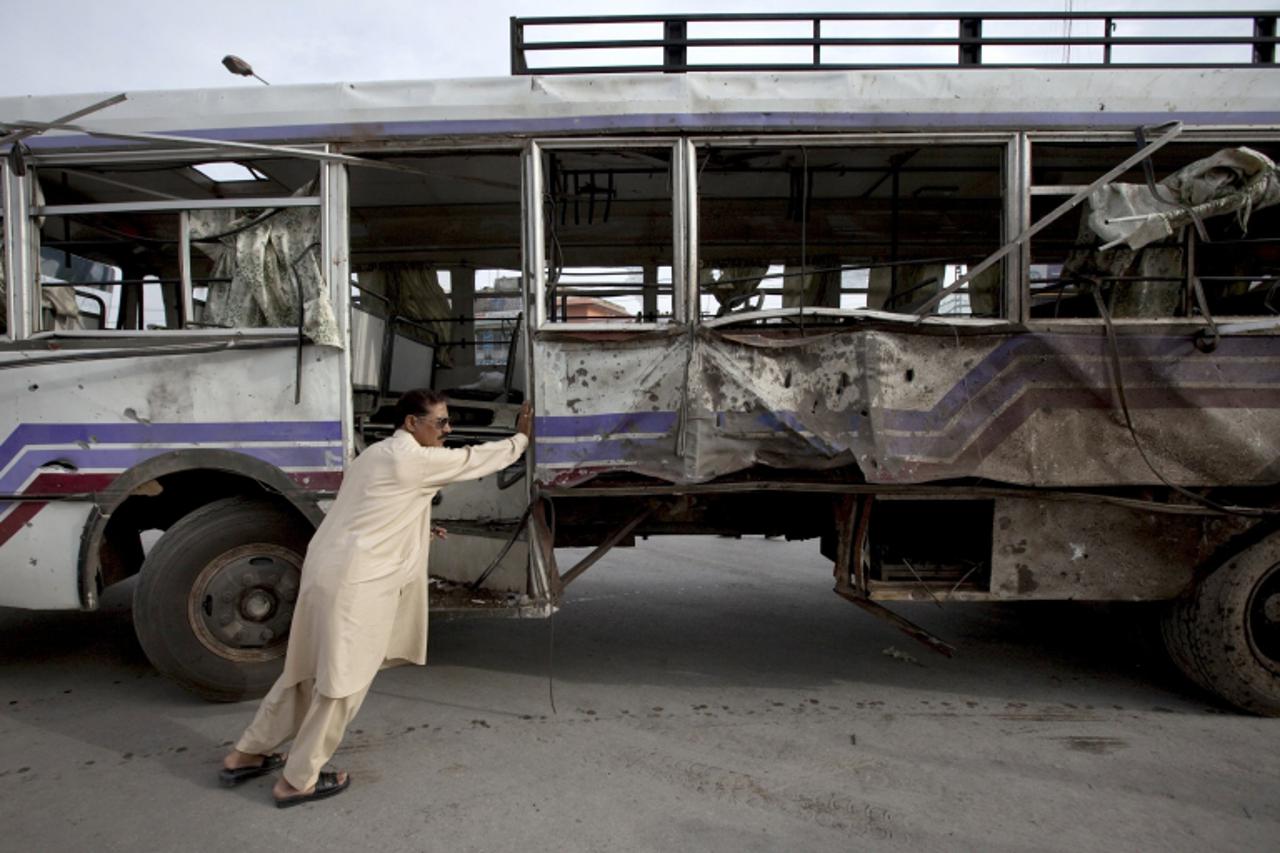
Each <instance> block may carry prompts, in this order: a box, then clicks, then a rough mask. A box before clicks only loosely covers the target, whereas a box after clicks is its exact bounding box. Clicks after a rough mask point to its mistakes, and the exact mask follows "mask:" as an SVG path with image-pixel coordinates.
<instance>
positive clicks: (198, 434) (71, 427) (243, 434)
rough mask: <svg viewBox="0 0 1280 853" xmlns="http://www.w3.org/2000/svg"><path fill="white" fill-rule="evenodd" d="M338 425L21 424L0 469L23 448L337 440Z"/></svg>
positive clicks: (2, 450) (2, 453)
mask: <svg viewBox="0 0 1280 853" xmlns="http://www.w3.org/2000/svg"><path fill="white" fill-rule="evenodd" d="M341 439H342V423H341V422H339V421H245V422H228V423H123V424H121V423H107V424H104V423H91V424H51V423H25V424H19V425H18V426H17V427H16V428H15V429H14V430H13V432H11V433H9V436H8V438H6V439H5V440H4V442H2V443H0V470H2V469H3V468H4V467H5V466H6V465H8V464H9V462H10V460H11V459H13V457H14V456H15V455H16V454H17V453H18V451H19V450H21V449H22V448H23V447H25V446H26V445H30V444H72V443H75V442H85V443H86V444H89V445H98V444H148V443H153V442H154V443H166V444H179V443H182V444H199V443H200V442H235V441H340V440H341Z"/></svg>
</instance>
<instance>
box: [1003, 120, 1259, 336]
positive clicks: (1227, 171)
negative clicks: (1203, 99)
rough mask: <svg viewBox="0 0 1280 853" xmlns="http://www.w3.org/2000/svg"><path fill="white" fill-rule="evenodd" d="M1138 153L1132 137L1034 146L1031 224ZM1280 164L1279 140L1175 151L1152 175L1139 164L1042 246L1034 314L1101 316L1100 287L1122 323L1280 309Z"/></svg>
mask: <svg viewBox="0 0 1280 853" xmlns="http://www.w3.org/2000/svg"><path fill="white" fill-rule="evenodd" d="M1134 150H1135V145H1134V142H1133V141H1132V140H1119V139H1117V140H1114V141H1085V140H1078V141H1055V140H1044V141H1033V144H1032V148H1031V183H1032V188H1031V206H1030V210H1031V221H1032V222H1036V221H1037V220H1038V219H1040V218H1041V217H1043V216H1045V215H1046V214H1047V213H1049V211H1051V210H1052V209H1053V208H1055V207H1057V206H1058V205H1059V204H1061V203H1062V201H1063V200H1064V197H1066V196H1070V195H1072V194H1074V193H1075V192H1076V191H1078V190H1079V189H1080V188H1081V187H1083V186H1086V185H1088V184H1090V183H1091V182H1093V181H1094V180H1096V179H1097V178H1098V177H1099V176H1100V175H1101V174H1103V173H1104V172H1106V171H1107V170H1109V169H1111V168H1113V167H1114V166H1115V165H1116V164H1118V163H1120V162H1121V161H1123V160H1124V159H1126V158H1127V157H1129V156H1130V155H1132V154H1133V152H1134ZM1277 157H1280V140H1272V141H1259V140H1256V139H1251V140H1248V141H1245V142H1243V143H1242V142H1240V141H1239V140H1231V139H1226V138H1217V139H1214V140H1189V141H1184V140H1181V139H1180V140H1176V141H1174V142H1172V143H1170V144H1168V145H1166V146H1164V147H1163V148H1161V149H1160V150H1159V151H1157V152H1156V153H1155V154H1154V156H1153V157H1151V158H1150V159H1149V161H1148V162H1149V165H1150V174H1149V175H1148V172H1147V170H1146V168H1145V167H1144V166H1143V165H1142V164H1139V165H1137V166H1135V167H1134V168H1132V169H1130V170H1129V171H1128V172H1127V173H1125V174H1123V175H1121V176H1120V177H1118V178H1117V179H1116V180H1115V181H1114V182H1113V183H1112V184H1110V185H1108V186H1107V187H1105V188H1103V189H1101V190H1099V191H1098V192H1095V193H1094V194H1093V196H1092V197H1091V198H1090V199H1088V200H1086V201H1085V202H1083V203H1082V204H1081V205H1080V206H1079V207H1078V208H1077V209H1076V210H1075V211H1072V212H1070V213H1068V214H1066V215H1065V216H1063V217H1062V218H1061V219H1059V220H1058V221H1057V222H1055V223H1053V224H1052V225H1050V226H1049V227H1048V228H1046V229H1045V230H1044V231H1042V232H1040V233H1039V234H1037V235H1036V237H1035V238H1033V239H1032V241H1031V246H1030V252H1029V262H1030V266H1029V283H1030V298H1029V302H1028V306H1029V313H1030V317H1031V319H1033V320H1036V319H1053V320H1060V319H1072V318H1098V317H1099V316H1100V315H1099V311H1098V307H1097V306H1098V303H1097V299H1096V298H1095V291H1096V293H1097V296H1098V297H1100V298H1101V300H1102V303H1103V305H1104V307H1105V309H1106V310H1107V312H1108V313H1109V314H1110V316H1112V317H1113V318H1115V319H1117V320H1125V319H1129V320H1154V319H1183V320H1186V319H1190V318H1201V317H1202V314H1203V311H1204V310H1205V309H1207V311H1208V313H1209V314H1210V315H1211V316H1214V317H1217V316H1242V317H1257V316H1274V315H1276V314H1277V313H1280V204H1278V203H1277V202H1280V179H1278V178H1277V176H1276V173H1275V169H1274V163H1275V161H1276V158H1277ZM1269 164H1271V165H1269ZM1148 179H1149V180H1148ZM1152 185H1154V190H1155V191H1154V193H1153V192H1152ZM1188 207H1189V208H1190V209H1191V212H1187V209H1188ZM1197 220H1198V222H1197ZM1197 290H1198V291H1199V294H1198V293H1197ZM1200 294H1203V297H1204V309H1202V307H1201V301H1200Z"/></svg>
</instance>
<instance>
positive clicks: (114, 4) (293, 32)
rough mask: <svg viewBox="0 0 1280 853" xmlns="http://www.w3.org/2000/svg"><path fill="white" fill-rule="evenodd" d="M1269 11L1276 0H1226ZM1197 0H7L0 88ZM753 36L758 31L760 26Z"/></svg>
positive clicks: (284, 75)
mask: <svg viewBox="0 0 1280 853" xmlns="http://www.w3.org/2000/svg"><path fill="white" fill-rule="evenodd" d="M1222 1H1223V2H1225V4H1226V5H1225V7H1226V8H1230V9H1232V10H1233V11H1234V10H1267V9H1273V10H1274V9H1276V8H1277V7H1278V6H1280V3H1277V2H1276V0H1269V2H1259V0H1222ZM1068 5H1071V6H1072V7H1074V9H1075V10H1076V11H1090V10H1105V11H1113V10H1120V9H1129V10H1142V11H1156V10H1172V9H1183V10H1195V9H1204V8H1206V7H1208V6H1209V5H1210V4H1209V3H1207V2H1205V0H1162V2H1158V3H1151V2H1133V1H1132V0H1130V2H1123V0H1106V1H1105V2H1080V0H1077V2H1074V3H1071V4H1068V3H1066V2H1064V0H1053V2H1048V1H1047V0H1017V2H1013V3H1008V2H992V0H988V2H980V0H964V2H947V0H898V1H897V2H891V0H885V2H882V3H876V4H868V3H859V2H856V0H841V2H832V1H831V0H827V2H824V0H770V1H769V2H758V1H757V0H698V2H679V0H646V1H645V2H636V0H612V2H601V0H461V2H459V0H365V1H364V2H359V0H306V1H305V2H304V1H303V0H209V2H206V3H198V4H197V3H184V2H174V0H33V2H16V0H10V2H7V3H6V4H5V6H6V8H5V12H4V30H5V32H6V35H7V37H6V39H5V42H6V45H5V54H4V60H3V61H2V62H0V69H3V71H4V73H2V74H0V96H10V95H26V94H53V93H65V92H104V91H113V92H115V91H137V90H142V89H174V88H192V87H207V86H236V85H243V86H257V85H261V84H259V83H257V82H256V81H254V80H252V79H249V78H240V77H234V76H232V75H230V74H228V73H227V72H226V71H225V70H224V69H223V68H222V65H221V64H220V60H221V58H222V56H223V55H224V54H227V53H234V54H237V55H239V56H242V57H244V58H245V59H247V60H248V61H249V62H251V63H252V64H253V66H254V68H255V70H256V71H257V72H258V73H259V74H260V75H261V76H262V77H264V78H265V79H266V80H268V81H269V82H271V83H272V84H287V83H318V82H332V81H367V80H397V79H412V78H430V77H476V76H493V75H499V76H505V75H506V74H508V73H509V52H508V40H509V23H508V20H509V18H510V17H511V16H512V15H521V16H535V15H542V16H545V15H594V14H627V13H631V14H636V13H646V14H647V13H656V12H775V11H795V12H816V11H877V10H890V9H891V10H893V11H895V12H901V11H911V10H915V11H925V10H940V11H974V10H1001V11H1017V10H1028V9H1036V10H1041V11H1063V10H1064V9H1065V8H1066V7H1067V6H1068ZM757 34H758V33H757Z"/></svg>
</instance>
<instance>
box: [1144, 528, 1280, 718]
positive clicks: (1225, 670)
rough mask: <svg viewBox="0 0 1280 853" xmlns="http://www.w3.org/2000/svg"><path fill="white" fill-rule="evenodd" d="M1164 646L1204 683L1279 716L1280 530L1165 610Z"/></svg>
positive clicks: (1257, 711)
mask: <svg viewBox="0 0 1280 853" xmlns="http://www.w3.org/2000/svg"><path fill="white" fill-rule="evenodd" d="M1163 629H1164V639H1165V645H1166V646H1167V647H1168V649H1169V653H1170V656H1171V657H1172V658H1173V660H1174V662H1175V663H1176V664H1177V665H1178V667H1179V668H1180V669H1181V670H1182V671H1183V672H1185V673H1186V674H1187V676H1188V677H1190V678H1191V680H1192V681H1194V682H1196V683H1197V684H1199V685H1200V686H1201V687H1204V688H1205V689H1207V690H1209V691H1211V692H1213V693H1216V694H1218V695H1219V696H1221V697H1222V698H1223V699H1226V700H1227V701H1228V702H1230V703H1231V704H1232V705H1235V706H1236V707H1238V708H1241V709H1243V710H1245V711H1250V712H1252V713H1255V714H1263V715H1266V716H1269V717H1276V716H1280V531H1273V532H1271V533H1269V534H1267V535H1266V536H1263V537H1262V538H1261V539H1257V540H1255V541H1253V542H1252V544H1249V545H1247V546H1246V547H1244V548H1243V549H1242V550H1240V551H1238V552H1236V554H1235V555H1234V556H1233V557H1231V558H1229V559H1227V560H1226V561H1225V562H1223V563H1222V564H1220V565H1219V566H1218V567H1217V568H1216V569H1214V570H1213V571H1212V572H1211V573H1210V574H1209V576H1208V577H1206V578H1204V579H1202V580H1201V581H1200V583H1199V584H1198V585H1197V587H1196V588H1195V590H1194V592H1193V593H1192V594H1191V596H1190V597H1188V598H1185V599H1182V600H1179V601H1177V602H1174V603H1173V605H1172V606H1171V607H1170V609H1169V610H1168V611H1167V613H1166V614H1165V619H1164V624H1163Z"/></svg>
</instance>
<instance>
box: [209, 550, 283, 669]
mask: <svg viewBox="0 0 1280 853" xmlns="http://www.w3.org/2000/svg"><path fill="white" fill-rule="evenodd" d="M301 578H302V566H301V560H300V557H299V555H298V554H296V553H295V552H293V551H291V550H289V549H288V548H283V547H281V546H279V545H268V544H252V545H242V546H240V547H238V548H233V549H231V550H230V551H227V552H225V553H223V554H221V555H219V556H218V557H216V558H215V559H213V560H211V561H209V563H208V565H206V566H205V567H204V568H203V569H202V570H201V571H200V574H199V575H197V576H196V579H195V583H193V584H192V585H191V595H190V597H189V599H188V607H187V618H188V621H189V622H190V623H191V629H192V631H193V632H194V633H195V635H196V637H197V638H198V639H199V640H200V642H201V643H202V644H203V645H204V646H205V647H206V648H208V649H209V651H211V652H213V653H214V654H216V655H218V656H220V657H223V658H226V659H227V660H231V661H235V662H237V663H255V662H262V661H269V660H273V659H275V658H279V657H281V656H283V655H284V653H285V648H286V647H287V645H288V639H289V621H290V620H291V619H292V618H293V606H294V603H295V602H296V601H297V600H298V584H299V582H300V581H301Z"/></svg>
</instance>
